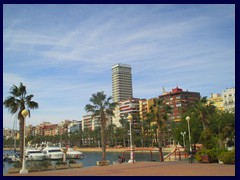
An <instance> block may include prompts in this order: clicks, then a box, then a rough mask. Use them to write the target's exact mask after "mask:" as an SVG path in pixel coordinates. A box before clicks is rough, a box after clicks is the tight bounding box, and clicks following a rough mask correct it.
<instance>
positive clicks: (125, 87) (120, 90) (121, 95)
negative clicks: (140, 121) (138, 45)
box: [112, 64, 133, 102]
mask: <svg viewBox="0 0 240 180" xmlns="http://www.w3.org/2000/svg"><path fill="white" fill-rule="evenodd" d="M131 69H132V68H131V66H130V65H127V64H116V65H114V66H112V97H113V102H120V101H122V100H126V99H129V98H132V96H133V91H132V73H131Z"/></svg>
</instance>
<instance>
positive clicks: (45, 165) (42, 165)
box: [39, 160, 52, 168]
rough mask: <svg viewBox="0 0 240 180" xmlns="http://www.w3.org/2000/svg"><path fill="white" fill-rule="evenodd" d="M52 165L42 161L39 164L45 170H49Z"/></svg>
mask: <svg viewBox="0 0 240 180" xmlns="http://www.w3.org/2000/svg"><path fill="white" fill-rule="evenodd" d="M50 165H52V163H51V162H50V161H48V160H47V161H42V162H40V163H39V166H40V167H44V168H47V167H48V166H50Z"/></svg>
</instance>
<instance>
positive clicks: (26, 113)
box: [21, 109, 29, 117]
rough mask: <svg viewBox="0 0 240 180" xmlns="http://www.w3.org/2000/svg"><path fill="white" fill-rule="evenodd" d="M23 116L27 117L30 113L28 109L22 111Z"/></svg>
mask: <svg viewBox="0 0 240 180" xmlns="http://www.w3.org/2000/svg"><path fill="white" fill-rule="evenodd" d="M21 114H22V115H23V117H27V116H28V114H29V113H28V110H27V109H24V110H22V112H21Z"/></svg>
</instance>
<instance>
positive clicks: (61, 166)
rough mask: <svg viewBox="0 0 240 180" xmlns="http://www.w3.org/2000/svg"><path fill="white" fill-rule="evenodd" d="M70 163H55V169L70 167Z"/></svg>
mask: <svg viewBox="0 0 240 180" xmlns="http://www.w3.org/2000/svg"><path fill="white" fill-rule="evenodd" d="M68 168H69V165H68V164H60V165H55V169H56V170H58V169H68Z"/></svg>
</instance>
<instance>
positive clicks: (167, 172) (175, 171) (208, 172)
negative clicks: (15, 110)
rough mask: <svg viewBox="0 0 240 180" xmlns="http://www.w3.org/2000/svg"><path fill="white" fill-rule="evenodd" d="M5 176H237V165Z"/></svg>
mask: <svg viewBox="0 0 240 180" xmlns="http://www.w3.org/2000/svg"><path fill="white" fill-rule="evenodd" d="M4 176H235V165H224V164H218V163H211V164H203V163H193V164H189V163H188V162H186V161H176V162H163V163H160V162H137V163H134V164H128V163H124V164H117V165H109V166H100V167H98V166H91V167H83V168H76V169H66V170H55V171H41V172H31V173H28V174H18V173H16V174H4Z"/></svg>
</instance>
